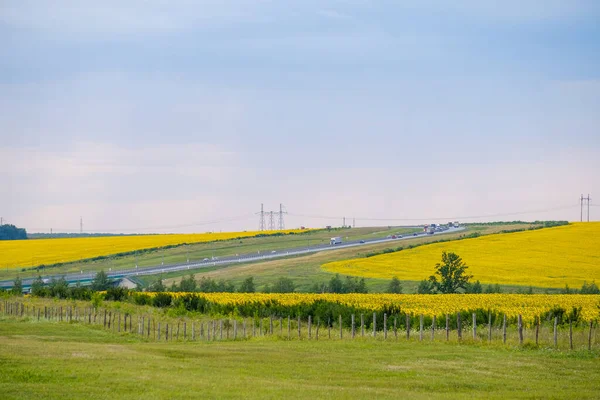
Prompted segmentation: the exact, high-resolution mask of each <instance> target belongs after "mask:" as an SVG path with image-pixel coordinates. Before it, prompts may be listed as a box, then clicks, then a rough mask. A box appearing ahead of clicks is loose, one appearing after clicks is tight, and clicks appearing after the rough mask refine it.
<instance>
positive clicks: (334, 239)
mask: <svg viewBox="0 0 600 400" xmlns="http://www.w3.org/2000/svg"><path fill="white" fill-rule="evenodd" d="M341 243H342V238H341V237H339V236H337V237H332V238H331V240H330V241H329V244H330V245H332V246H334V245H336V244H341Z"/></svg>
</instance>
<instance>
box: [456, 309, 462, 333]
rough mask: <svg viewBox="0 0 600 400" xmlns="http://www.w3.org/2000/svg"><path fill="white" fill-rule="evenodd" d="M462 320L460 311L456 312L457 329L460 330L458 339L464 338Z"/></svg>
mask: <svg viewBox="0 0 600 400" xmlns="http://www.w3.org/2000/svg"><path fill="white" fill-rule="evenodd" d="M461 322H462V321H461V320H460V312H458V313H456V329H457V330H458V340H462V323H461Z"/></svg>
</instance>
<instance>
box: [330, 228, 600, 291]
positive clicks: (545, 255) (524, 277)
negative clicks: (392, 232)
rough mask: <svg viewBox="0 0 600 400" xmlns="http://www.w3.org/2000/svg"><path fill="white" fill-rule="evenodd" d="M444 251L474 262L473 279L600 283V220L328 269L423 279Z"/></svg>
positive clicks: (361, 260) (421, 249) (461, 242)
mask: <svg viewBox="0 0 600 400" xmlns="http://www.w3.org/2000/svg"><path fill="white" fill-rule="evenodd" d="M442 251H448V252H454V253H456V254H458V255H459V256H461V257H462V259H463V261H464V262H465V263H466V264H467V265H468V266H469V269H468V271H469V272H470V274H472V275H473V279H475V280H480V281H481V282H482V283H488V284H489V283H492V284H495V283H499V284H511V285H525V286H529V285H532V286H538V287H553V288H560V287H564V286H565V285H567V284H568V285H569V286H570V287H581V285H582V284H583V283H584V281H587V282H588V283H589V282H591V281H593V280H596V282H597V283H600V282H599V281H600V222H588V223H573V224H569V225H565V226H559V227H555V228H545V229H539V230H532V231H524V232H516V233H507V234H497V235H488V236H483V237H479V238H474V239H465V240H457V241H451V242H445V243H434V244H430V245H425V246H420V247H416V248H413V249H407V250H402V251H400V252H396V253H389V254H384V255H379V256H375V257H369V258H357V259H352V260H344V261H336V262H331V263H328V264H325V265H323V269H325V270H326V271H329V272H336V273H340V274H344V275H356V276H364V277H371V278H384V279H391V278H392V277H394V276H397V277H398V278H399V279H401V280H413V281H417V280H422V279H427V277H429V276H430V275H432V274H433V271H434V266H435V264H436V263H437V262H440V260H441V254H442Z"/></svg>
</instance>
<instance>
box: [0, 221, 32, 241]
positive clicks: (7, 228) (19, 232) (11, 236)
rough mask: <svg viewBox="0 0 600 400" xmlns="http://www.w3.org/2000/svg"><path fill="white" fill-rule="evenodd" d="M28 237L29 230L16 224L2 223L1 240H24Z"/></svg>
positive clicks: (0, 228) (0, 227)
mask: <svg viewBox="0 0 600 400" xmlns="http://www.w3.org/2000/svg"><path fill="white" fill-rule="evenodd" d="M24 239H27V231H26V230H25V229H24V228H17V227H16V226H14V225H10V224H4V225H0V240H24Z"/></svg>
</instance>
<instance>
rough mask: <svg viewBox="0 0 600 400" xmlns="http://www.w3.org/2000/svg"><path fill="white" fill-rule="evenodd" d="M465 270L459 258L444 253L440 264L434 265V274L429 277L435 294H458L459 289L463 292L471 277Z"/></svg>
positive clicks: (455, 255) (464, 265)
mask: <svg viewBox="0 0 600 400" xmlns="http://www.w3.org/2000/svg"><path fill="white" fill-rule="evenodd" d="M467 268H469V267H468V266H467V265H466V264H465V263H464V262H463V260H462V258H460V256H458V255H457V254H455V253H446V252H445V251H444V252H442V262H441V263H437V264H436V265H435V274H434V275H431V276H430V277H429V282H431V284H432V285H433V289H434V290H435V291H436V292H439V293H459V289H462V290H465V289H466V287H467V284H468V283H469V279H471V278H472V277H473V276H472V275H468V274H467ZM436 275H437V276H436Z"/></svg>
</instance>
